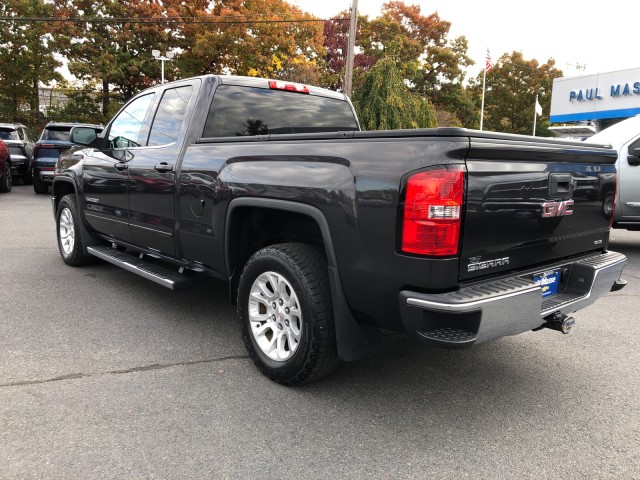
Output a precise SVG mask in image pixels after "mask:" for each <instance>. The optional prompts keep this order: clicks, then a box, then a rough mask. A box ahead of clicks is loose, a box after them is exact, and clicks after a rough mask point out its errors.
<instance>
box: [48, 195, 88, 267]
mask: <svg viewBox="0 0 640 480" xmlns="http://www.w3.org/2000/svg"><path fill="white" fill-rule="evenodd" d="M80 221H81V220H80V214H79V212H78V203H77V200H76V197H75V195H65V196H64V197H62V199H61V200H60V203H59V204H58V210H57V212H56V230H57V232H58V250H60V256H61V257H62V260H63V261H64V263H66V264H67V265H71V266H72V267H79V266H82V265H88V264H90V263H94V262H95V261H96V257H94V256H91V255H87V254H85V253H84V249H83V246H82V237H81V235H80Z"/></svg>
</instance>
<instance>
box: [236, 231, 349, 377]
mask: <svg viewBox="0 0 640 480" xmlns="http://www.w3.org/2000/svg"><path fill="white" fill-rule="evenodd" d="M238 315H239V317H240V326H241V330H242V338H243V340H244V344H245V347H246V348H247V351H248V352H249V355H250V356H251V358H252V360H253V361H254V363H255V364H256V366H257V367H258V368H259V369H260V371H261V372H262V373H263V374H264V375H266V376H267V377H268V378H270V379H271V380H274V381H276V382H278V383H282V384H284V385H297V384H300V383H303V382H307V381H310V380H315V379H318V378H320V377H322V376H324V375H326V374H328V373H329V372H331V371H332V370H333V369H334V368H335V367H336V366H337V365H338V363H339V360H338V355H337V350H336V340H335V328H334V323H333V309H332V305H331V294H330V291H329V279H328V274H327V260H326V257H325V256H324V254H323V253H321V252H320V251H319V250H317V249H316V248H315V247H313V246H311V245H306V244H300V243H282V244H279V245H272V246H269V247H266V248H263V249H262V250H259V251H258V252H256V253H255V254H254V255H253V256H252V257H251V258H250V259H249V261H248V262H247V264H246V266H245V267H244V271H243V272H242V276H241V277H240V284H239V287H238Z"/></svg>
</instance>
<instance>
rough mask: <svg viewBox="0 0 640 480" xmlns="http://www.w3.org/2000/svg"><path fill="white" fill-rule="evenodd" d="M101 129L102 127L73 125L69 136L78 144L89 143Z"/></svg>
mask: <svg viewBox="0 0 640 480" xmlns="http://www.w3.org/2000/svg"><path fill="white" fill-rule="evenodd" d="M101 131H102V130H101V129H96V128H93V127H73V128H72V129H71V132H69V138H70V139H71V141H72V142H73V143H75V144H77V145H89V144H91V142H93V141H94V140H95V139H96V138H97V137H98V134H99V133H100V132H101Z"/></svg>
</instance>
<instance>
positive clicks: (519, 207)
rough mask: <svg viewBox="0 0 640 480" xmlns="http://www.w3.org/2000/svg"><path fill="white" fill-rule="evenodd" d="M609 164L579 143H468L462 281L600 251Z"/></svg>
mask: <svg viewBox="0 0 640 480" xmlns="http://www.w3.org/2000/svg"><path fill="white" fill-rule="evenodd" d="M615 161H616V152H615V151H613V150H610V149H607V148H604V147H600V146H594V145H585V144H583V143H578V142H564V141H554V140H551V141H544V140H542V139H536V141H535V142H529V141H524V140H523V141H518V140H513V139H489V138H486V139H485V138H472V139H471V142H470V150H469V153H468V156H467V172H468V177H467V199H466V205H467V207H466V211H465V214H464V215H465V216H464V224H463V235H462V239H463V241H462V247H461V256H460V270H459V278H460V280H471V279H475V278H479V277H483V276H487V275H492V274H495V273H499V272H506V271H513V270H519V269H524V268H531V267H535V266H536V265H543V264H545V263H548V262H551V261H554V260H557V259H561V258H567V257H571V256H573V255H578V254H582V253H585V252H589V251H598V250H599V251H602V250H603V249H604V248H606V246H607V244H608V239H609V222H610V215H608V214H605V213H604V211H603V202H604V200H605V198H606V197H607V195H610V194H611V193H612V192H614V191H615V186H616V170H615ZM544 273H546V272H541V274H544ZM549 274H550V275H552V274H553V272H549Z"/></svg>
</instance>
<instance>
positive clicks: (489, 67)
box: [484, 48, 493, 72]
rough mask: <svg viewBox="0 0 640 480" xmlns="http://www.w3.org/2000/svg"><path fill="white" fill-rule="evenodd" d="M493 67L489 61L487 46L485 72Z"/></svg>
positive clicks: (489, 55)
mask: <svg viewBox="0 0 640 480" xmlns="http://www.w3.org/2000/svg"><path fill="white" fill-rule="evenodd" d="M492 68H493V63H492V62H491V54H490V53H489V49H488V48H487V60H486V62H485V64H484V70H485V72H489V70H491V69H492Z"/></svg>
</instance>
